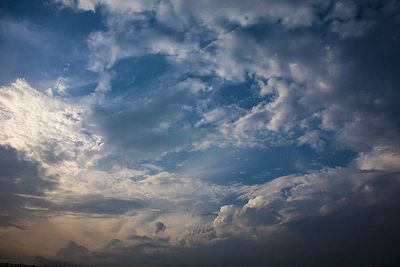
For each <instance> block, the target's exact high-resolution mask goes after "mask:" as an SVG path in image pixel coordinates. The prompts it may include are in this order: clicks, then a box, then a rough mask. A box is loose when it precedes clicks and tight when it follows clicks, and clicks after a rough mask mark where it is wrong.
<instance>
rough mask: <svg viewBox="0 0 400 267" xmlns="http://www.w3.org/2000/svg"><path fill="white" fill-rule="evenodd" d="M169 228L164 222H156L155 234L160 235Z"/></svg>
mask: <svg viewBox="0 0 400 267" xmlns="http://www.w3.org/2000/svg"><path fill="white" fill-rule="evenodd" d="M165 229H167V226H166V225H165V224H164V223H163V222H156V223H155V224H154V227H153V231H154V234H156V235H159V234H162V233H164V231H165Z"/></svg>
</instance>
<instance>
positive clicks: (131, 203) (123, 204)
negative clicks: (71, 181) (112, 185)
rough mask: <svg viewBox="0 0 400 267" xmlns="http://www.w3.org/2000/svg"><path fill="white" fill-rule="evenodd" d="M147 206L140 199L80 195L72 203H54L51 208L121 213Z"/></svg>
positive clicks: (68, 210)
mask: <svg viewBox="0 0 400 267" xmlns="http://www.w3.org/2000/svg"><path fill="white" fill-rule="evenodd" d="M146 206H147V203H146V202H145V201H143V200H140V199H137V200H135V199H129V200H126V199H119V198H106V197H102V196H96V195H89V196H81V197H80V198H79V199H76V200H72V203H71V202H70V203H65V204H61V205H54V206H53V210H55V211H57V210H58V211H62V212H72V213H86V214H89V215H90V214H93V215H95V214H103V215H121V214H124V213H126V212H128V211H132V212H135V211H136V210H139V209H142V208H144V207H146Z"/></svg>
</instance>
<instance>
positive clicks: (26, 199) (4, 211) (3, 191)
mask: <svg viewBox="0 0 400 267" xmlns="http://www.w3.org/2000/svg"><path fill="white" fill-rule="evenodd" d="M0 170H1V172H0V184H1V186H0V199H1V201H0V203H1V204H0V210H1V213H0V225H2V226H16V227H23V223H22V218H24V217H29V216H32V213H34V212H33V211H32V210H30V209H28V208H27V206H30V205H31V206H33V207H35V206H39V207H43V205H44V207H46V206H48V205H49V204H48V203H46V202H47V201H46V200H45V199H43V197H44V196H45V194H46V192H47V191H51V190H53V189H55V187H56V186H57V181H56V180H55V179H54V177H49V176H48V175H47V174H46V172H45V170H44V169H43V168H42V167H41V165H40V164H39V163H38V162H35V161H31V160H28V159H25V157H24V153H22V152H19V151H17V150H16V149H15V148H13V147H10V146H7V145H1V146H0Z"/></svg>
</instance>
